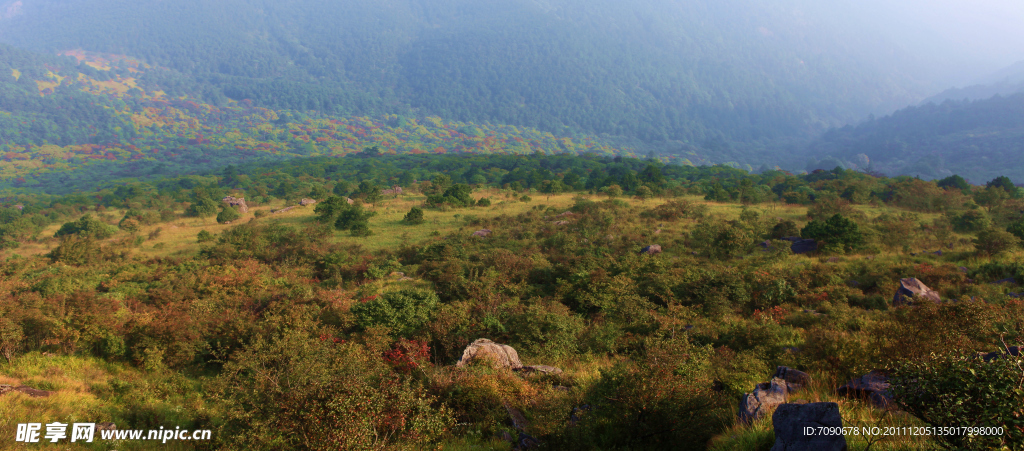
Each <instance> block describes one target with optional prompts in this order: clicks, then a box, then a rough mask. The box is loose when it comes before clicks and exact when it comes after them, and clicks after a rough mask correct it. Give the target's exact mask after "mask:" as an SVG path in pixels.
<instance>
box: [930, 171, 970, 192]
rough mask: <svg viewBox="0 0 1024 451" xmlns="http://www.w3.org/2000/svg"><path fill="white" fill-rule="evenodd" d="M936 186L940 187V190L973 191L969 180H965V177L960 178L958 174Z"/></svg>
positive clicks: (940, 181)
mask: <svg viewBox="0 0 1024 451" xmlns="http://www.w3.org/2000/svg"><path fill="white" fill-rule="evenodd" d="M935 184H936V185H938V186H939V188H943V189H947V190H950V189H958V190H960V191H968V190H970V189H971V185H970V184H969V183H967V180H964V178H963V177H960V176H959V175H956V174H953V175H951V176H949V177H946V178H944V179H942V180H939V181H938V182H936V183H935Z"/></svg>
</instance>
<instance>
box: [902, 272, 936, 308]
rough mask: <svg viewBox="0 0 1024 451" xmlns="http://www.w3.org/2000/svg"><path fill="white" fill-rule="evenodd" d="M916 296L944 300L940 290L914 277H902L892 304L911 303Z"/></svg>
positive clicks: (930, 299)
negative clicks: (940, 295) (929, 286)
mask: <svg viewBox="0 0 1024 451" xmlns="http://www.w3.org/2000/svg"><path fill="white" fill-rule="evenodd" d="M914 298H919V299H927V300H929V301H932V302H942V298H940V297H939V292H938V291H935V290H933V289H931V288H928V285H925V284H924V282H921V281H920V280H917V279H915V278H913V277H910V278H907V279H900V287H899V288H897V289H896V294H895V295H894V296H893V297H892V305H910V304H913V303H914Z"/></svg>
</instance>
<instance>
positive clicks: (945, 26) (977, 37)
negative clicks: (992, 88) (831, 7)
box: [848, 0, 1024, 83]
mask: <svg viewBox="0 0 1024 451" xmlns="http://www.w3.org/2000/svg"><path fill="white" fill-rule="evenodd" d="M848 7H852V8H855V9H857V10H858V12H859V13H861V14H860V17H861V19H862V20H864V21H866V23H871V22H873V21H874V22H875V23H877V26H878V27H879V28H880V29H882V30H884V31H885V32H886V33H887V34H890V35H891V36H892V37H893V38H894V39H895V40H897V41H898V42H902V43H905V45H906V46H907V48H908V49H909V50H912V51H915V53H919V54H921V55H922V56H924V57H926V58H928V57H930V59H933V60H936V61H938V62H941V63H944V65H949V66H952V67H949V68H948V70H957V67H956V66H958V65H970V67H960V68H959V69H960V70H959V71H958V72H960V78H962V79H961V80H959V82H960V83H968V82H971V81H974V80H975V79H977V78H978V77H980V76H984V75H986V74H987V73H988V72H993V71H996V70H998V69H1001V68H1003V67H1006V66H1009V65H1011V64H1013V63H1015V62H1018V61H1021V60H1024V1H1022V0H886V1H877V0H876V1H871V2H864V1H858V2H851V3H850V4H849V5H848ZM972 74H973V75H972Z"/></svg>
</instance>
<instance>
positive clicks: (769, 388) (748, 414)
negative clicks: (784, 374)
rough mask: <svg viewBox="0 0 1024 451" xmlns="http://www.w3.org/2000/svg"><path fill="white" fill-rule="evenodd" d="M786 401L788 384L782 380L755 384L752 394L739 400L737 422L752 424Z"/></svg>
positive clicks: (776, 379) (773, 379)
mask: <svg viewBox="0 0 1024 451" xmlns="http://www.w3.org/2000/svg"><path fill="white" fill-rule="evenodd" d="M788 399H789V384H788V383H786V381H785V380H783V379H779V378H777V377H776V378H772V380H771V382H765V383H761V384H757V386H756V387H754V391H753V392H751V393H746V394H744V395H743V398H742V399H740V411H739V422H740V423H745V424H750V423H753V422H754V421H755V420H757V419H758V418H761V417H763V416H765V415H767V414H768V412H770V411H771V410H772V409H774V408H776V407H777V406H779V405H781V404H785V403H786V401H787V400H788Z"/></svg>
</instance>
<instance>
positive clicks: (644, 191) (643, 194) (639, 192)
mask: <svg viewBox="0 0 1024 451" xmlns="http://www.w3.org/2000/svg"><path fill="white" fill-rule="evenodd" d="M636 197H637V198H638V199H640V201H641V202H644V203H646V202H647V199H650V198H652V197H654V191H651V189H650V188H648V187H647V185H640V187H639V188H637V189H636Z"/></svg>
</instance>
